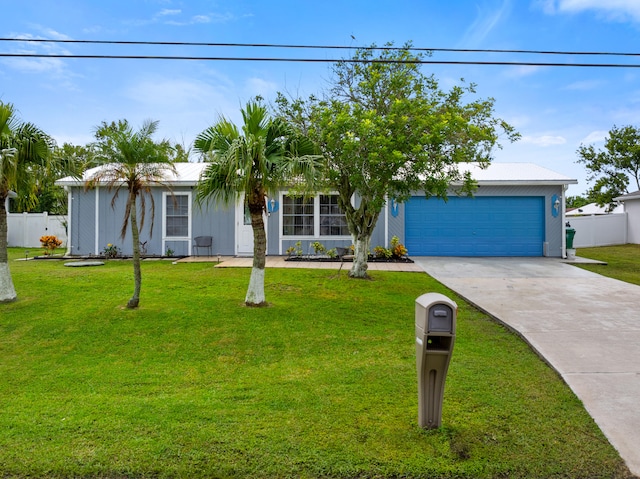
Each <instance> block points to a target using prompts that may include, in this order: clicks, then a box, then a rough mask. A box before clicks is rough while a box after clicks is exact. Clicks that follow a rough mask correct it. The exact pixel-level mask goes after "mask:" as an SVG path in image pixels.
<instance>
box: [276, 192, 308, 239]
mask: <svg viewBox="0 0 640 479" xmlns="http://www.w3.org/2000/svg"><path fill="white" fill-rule="evenodd" d="M314 210H315V201H314V198H303V197H300V196H289V195H284V196H283V197H282V234H283V235H284V236H313V235H314V232H315V219H314Z"/></svg>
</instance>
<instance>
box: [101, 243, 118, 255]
mask: <svg viewBox="0 0 640 479" xmlns="http://www.w3.org/2000/svg"><path fill="white" fill-rule="evenodd" d="M102 254H103V255H104V257H105V258H116V257H118V256H119V255H120V249H119V248H118V247H117V246H116V245H114V244H111V243H108V244H107V246H105V248H104V249H103V250H102Z"/></svg>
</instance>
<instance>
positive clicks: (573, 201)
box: [564, 196, 591, 208]
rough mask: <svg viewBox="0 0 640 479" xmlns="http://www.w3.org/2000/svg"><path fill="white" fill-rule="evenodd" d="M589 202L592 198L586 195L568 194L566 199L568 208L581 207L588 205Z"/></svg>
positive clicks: (565, 202)
mask: <svg viewBox="0 0 640 479" xmlns="http://www.w3.org/2000/svg"><path fill="white" fill-rule="evenodd" d="M589 203H591V200H590V199H589V198H585V197H584V196H567V198H566V199H565V201H564V204H565V207H566V208H580V207H581V206H584V205H588V204H589Z"/></svg>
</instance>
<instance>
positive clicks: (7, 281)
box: [0, 194, 17, 303]
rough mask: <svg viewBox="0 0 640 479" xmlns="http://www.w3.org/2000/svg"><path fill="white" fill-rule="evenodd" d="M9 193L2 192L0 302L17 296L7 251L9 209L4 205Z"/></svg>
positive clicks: (7, 301) (0, 216) (0, 210)
mask: <svg viewBox="0 0 640 479" xmlns="http://www.w3.org/2000/svg"><path fill="white" fill-rule="evenodd" d="M6 199H7V195H2V194H0V303H9V302H11V301H14V300H15V299H16V298H17V295H16V290H15V288H14V287H13V280H12V279H11V271H9V255H8V253H7V210H6V209H5V207H4V205H5V202H6Z"/></svg>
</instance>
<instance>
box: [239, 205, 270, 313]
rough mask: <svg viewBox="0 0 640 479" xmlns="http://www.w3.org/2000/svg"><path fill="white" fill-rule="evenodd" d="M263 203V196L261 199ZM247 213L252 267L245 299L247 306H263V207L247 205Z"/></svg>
mask: <svg viewBox="0 0 640 479" xmlns="http://www.w3.org/2000/svg"><path fill="white" fill-rule="evenodd" d="M262 198H263V199H262V203H264V196H263V197H262ZM248 206H249V213H250V214H251V228H252V229H253V267H252V268H251V279H250V280H249V288H248V289H247V296H246V297H245V300H244V302H245V304H246V305H247V306H265V305H266V304H267V303H266V299H265V295H264V269H265V264H266V254H267V235H266V233H265V231H264V219H263V216H262V212H263V211H264V210H263V205H262V204H259V205H256V204H255V203H254V202H250V203H249V205H248Z"/></svg>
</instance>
